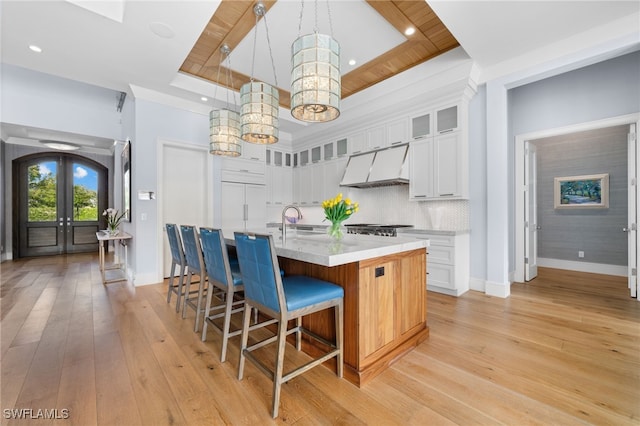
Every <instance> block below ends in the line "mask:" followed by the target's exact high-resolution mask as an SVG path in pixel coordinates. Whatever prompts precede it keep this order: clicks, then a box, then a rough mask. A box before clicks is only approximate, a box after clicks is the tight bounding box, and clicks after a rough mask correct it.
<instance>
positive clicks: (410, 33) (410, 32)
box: [404, 27, 416, 36]
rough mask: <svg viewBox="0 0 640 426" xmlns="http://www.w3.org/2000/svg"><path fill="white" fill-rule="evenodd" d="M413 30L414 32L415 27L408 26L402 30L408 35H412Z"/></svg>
mask: <svg viewBox="0 0 640 426" xmlns="http://www.w3.org/2000/svg"><path fill="white" fill-rule="evenodd" d="M415 32H416V29H415V28H413V27H409V28H407V29H406V30H404V35H406V36H410V35H413V34H414V33H415Z"/></svg>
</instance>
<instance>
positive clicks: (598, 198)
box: [553, 173, 609, 209]
mask: <svg viewBox="0 0 640 426" xmlns="http://www.w3.org/2000/svg"><path fill="white" fill-rule="evenodd" d="M553 189H554V190H553V196H554V200H553V201H554V202H553V207H554V208H556V209H593V208H600V209H601V208H604V209H606V208H609V174H608V173H602V174H598V175H584V176H567V177H557V178H554V185H553Z"/></svg>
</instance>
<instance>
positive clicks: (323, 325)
mask: <svg viewBox="0 0 640 426" xmlns="http://www.w3.org/2000/svg"><path fill="white" fill-rule="evenodd" d="M254 232H258V233H263V234H266V233H268V234H271V235H273V239H274V243H275V247H276V254H277V255H278V261H279V263H280V267H281V268H282V269H283V270H284V271H285V274H287V275H298V274H300V275H308V276H312V277H317V278H319V279H323V280H326V281H330V282H333V283H336V284H338V285H340V286H341V287H343V288H344V309H345V311H344V377H345V378H346V379H347V380H349V381H351V382H352V383H354V384H356V385H357V386H363V385H364V384H365V383H367V382H368V381H369V380H371V379H372V378H374V377H375V376H376V375H378V374H380V373H381V372H382V371H384V370H385V369H386V368H387V367H388V366H389V365H391V364H392V363H393V362H395V361H396V360H397V359H398V358H400V357H401V356H402V355H403V354H404V353H406V352H408V351H410V350H411V349H413V348H414V347H415V346H417V345H418V344H419V343H420V342H422V341H424V340H425V339H426V338H427V337H428V335H429V328H428V327H427V292H426V267H427V261H426V255H427V251H426V247H427V246H428V241H425V240H416V239H408V238H400V237H397V238H389V237H378V236H371V235H351V234H347V235H345V237H344V238H343V240H342V241H340V242H334V241H332V240H331V239H330V238H329V236H327V235H324V234H321V233H313V232H305V231H293V232H292V231H291V230H289V231H288V232H287V238H286V242H285V243H283V242H282V236H281V232H280V231H279V230H274V229H263V230H254ZM223 233H224V236H225V241H226V242H227V244H228V245H231V246H233V245H235V241H234V240H233V231H231V230H224V231H223ZM333 321H334V319H333V313H332V312H327V311H325V312H319V313H316V314H313V315H308V316H306V317H304V319H303V325H304V326H305V327H306V328H308V329H309V330H312V331H314V332H315V333H317V334H319V335H321V336H322V337H324V338H326V339H328V340H333V339H334V337H335V336H334V330H335V327H334V322H333ZM303 350H304V351H305V352H308V353H310V354H312V355H316V354H318V353H319V352H321V351H323V350H324V348H318V347H316V346H314V345H313V344H312V342H311V341H306V340H305V341H304V342H303ZM330 362H333V363H334V364H335V360H333V361H330ZM334 367H335V366H334Z"/></svg>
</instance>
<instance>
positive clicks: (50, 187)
mask: <svg viewBox="0 0 640 426" xmlns="http://www.w3.org/2000/svg"><path fill="white" fill-rule="evenodd" d="M28 173H29V184H28V185H29V190H28V192H29V198H28V200H29V201H28V205H29V222H40V221H55V220H56V215H57V209H56V205H57V204H56V175H54V174H53V173H52V172H49V173H44V172H42V173H41V172H40V165H39V164H34V165H33V166H30V167H29V170H28Z"/></svg>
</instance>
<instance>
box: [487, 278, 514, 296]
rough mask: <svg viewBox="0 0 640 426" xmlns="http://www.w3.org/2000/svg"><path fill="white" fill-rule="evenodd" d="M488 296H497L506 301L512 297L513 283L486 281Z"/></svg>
mask: <svg viewBox="0 0 640 426" xmlns="http://www.w3.org/2000/svg"><path fill="white" fill-rule="evenodd" d="M484 293H485V294H486V295H487V296H495V297H501V298H503V299H506V298H507V297H509V296H510V295H511V283H499V282H494V281H485V291H484Z"/></svg>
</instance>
